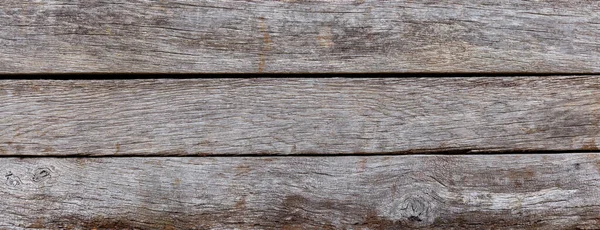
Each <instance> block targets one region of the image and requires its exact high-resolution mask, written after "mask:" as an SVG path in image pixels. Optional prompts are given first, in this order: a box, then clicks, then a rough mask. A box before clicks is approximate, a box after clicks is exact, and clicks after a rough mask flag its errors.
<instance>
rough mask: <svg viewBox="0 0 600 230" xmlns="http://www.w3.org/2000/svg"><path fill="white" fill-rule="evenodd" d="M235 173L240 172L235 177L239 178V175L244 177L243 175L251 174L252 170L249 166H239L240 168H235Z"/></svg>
mask: <svg viewBox="0 0 600 230" xmlns="http://www.w3.org/2000/svg"><path fill="white" fill-rule="evenodd" d="M235 171H236V172H238V173H237V174H235V175H236V176H239V175H243V174H247V173H249V172H250V171H252V169H251V168H250V166H248V165H238V166H236V167H235Z"/></svg>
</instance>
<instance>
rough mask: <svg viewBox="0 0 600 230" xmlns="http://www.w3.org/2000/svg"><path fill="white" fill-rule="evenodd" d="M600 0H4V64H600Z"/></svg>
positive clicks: (178, 67) (103, 67) (205, 67)
mask: <svg viewBox="0 0 600 230" xmlns="http://www.w3.org/2000/svg"><path fill="white" fill-rule="evenodd" d="M598 9H600V1H588V0H574V1H564V0H547V1H521V0H506V1H496V0H484V1H481V0H460V1H459V0H446V1H432V0H424V1H409V0H393V1H379V0H336V1H322V0H315V1H300V0H298V1H296V0H285V1H270V0H269V1H267V0H256V1H237V0H222V1H216V0H160V1H159V0H107V1H97V0H45V1H39V0H3V1H0V72H1V73H64V72H197V73H198V72H201V73H208V72H211V73H212V72H226V73H256V72H280V73H281V72H528V73H537V72H554V73H598V72H600V71H599V70H600V58H599V57H600V42H599V41H600V40H599V39H598V38H599V37H600V11H599V10H598Z"/></svg>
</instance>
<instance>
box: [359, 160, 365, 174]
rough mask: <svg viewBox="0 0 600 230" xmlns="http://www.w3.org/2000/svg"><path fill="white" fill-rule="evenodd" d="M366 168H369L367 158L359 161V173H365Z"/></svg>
mask: <svg viewBox="0 0 600 230" xmlns="http://www.w3.org/2000/svg"><path fill="white" fill-rule="evenodd" d="M366 168H367V158H364V159H362V160H360V161H358V171H359V172H364V171H365V169H366Z"/></svg>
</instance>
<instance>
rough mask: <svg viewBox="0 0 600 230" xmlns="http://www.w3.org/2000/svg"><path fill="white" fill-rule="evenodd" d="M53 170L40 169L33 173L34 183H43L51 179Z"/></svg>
mask: <svg viewBox="0 0 600 230" xmlns="http://www.w3.org/2000/svg"><path fill="white" fill-rule="evenodd" d="M51 172H52V171H51V170H50V169H49V168H46V167H42V168H38V169H36V170H35V171H34V173H33V178H32V180H33V182H43V181H46V180H48V179H50V178H51V175H50V174H51Z"/></svg>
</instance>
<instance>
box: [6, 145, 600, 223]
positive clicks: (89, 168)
mask: <svg viewBox="0 0 600 230" xmlns="http://www.w3.org/2000/svg"><path fill="white" fill-rule="evenodd" d="M0 165H2V173H3V175H2V176H3V178H2V180H3V183H0V196H2V199H0V207H2V210H3V211H2V212H0V228H6V229H19V228H24V227H33V228H49V229H59V228H61V229H65V228H67V229H68V228H77V229H79V228H83V229H92V228H109V229H115V228H143V229H163V228H164V229H194V228H197V229H207V228H211V229H233V228H237V229H399V228H406V227H415V228H439V229H448V228H451V227H455V228H461V229H462V228H472V229H482V228H486V229H487V228H494V229H509V228H511V229H514V228H518V229H520V228H535V229H549V228H551V229H576V228H579V229H581V228H584V229H585V228H588V229H590V228H597V227H598V226H599V225H600V218H599V217H598V213H600V199H598V197H600V154H597V153H593V154H552V155H527V156H523V155H476V156H474V155H471V156H423V155H421V156H417V155H412V156H387V157H386V156H370V157H366V156H364V157H363V156H346V157H235V158H234V157H204V158H193V157H192V158H188V157H183V158H177V157H171V158H170V157H167V158H109V157H106V158H92V159H90V158H33V159H32V158H25V159H22V158H21V159H17V158H2V159H0Z"/></svg>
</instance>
